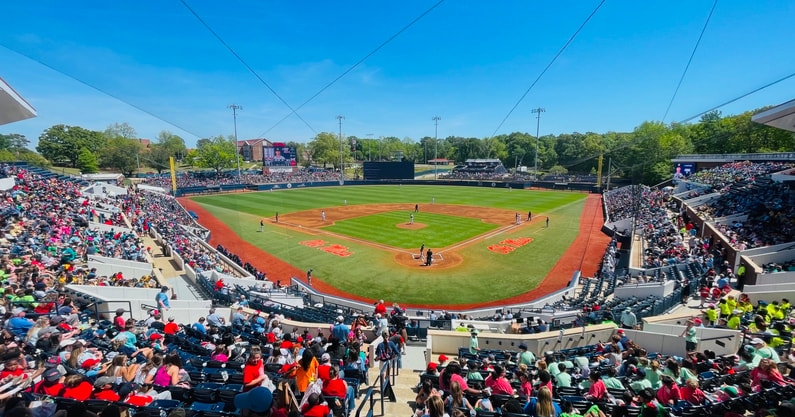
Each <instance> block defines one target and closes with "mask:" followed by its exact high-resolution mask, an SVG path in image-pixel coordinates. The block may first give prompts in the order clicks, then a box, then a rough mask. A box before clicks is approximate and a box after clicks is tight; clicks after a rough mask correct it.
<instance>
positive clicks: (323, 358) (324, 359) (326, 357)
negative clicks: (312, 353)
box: [320, 353, 331, 363]
mask: <svg viewBox="0 0 795 417" xmlns="http://www.w3.org/2000/svg"><path fill="white" fill-rule="evenodd" d="M330 361H331V355H329V354H328V353H324V354H323V355H322V356H320V362H323V363H325V362H330Z"/></svg>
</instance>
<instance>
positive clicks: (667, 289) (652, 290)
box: [615, 281, 676, 298]
mask: <svg viewBox="0 0 795 417" xmlns="http://www.w3.org/2000/svg"><path fill="white" fill-rule="evenodd" d="M675 285H676V283H675V282H674V281H665V282H651V283H646V284H628V285H622V286H620V287H616V289H615V297H616V298H631V297H637V298H646V297H648V296H650V295H654V296H657V297H660V298H664V297H665V296H667V295H669V294H671V293H673V292H674V286H675Z"/></svg>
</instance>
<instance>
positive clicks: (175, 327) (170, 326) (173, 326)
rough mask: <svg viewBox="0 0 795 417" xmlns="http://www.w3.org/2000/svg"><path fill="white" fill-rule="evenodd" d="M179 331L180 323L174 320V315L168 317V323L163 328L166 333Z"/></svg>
mask: <svg viewBox="0 0 795 417" xmlns="http://www.w3.org/2000/svg"><path fill="white" fill-rule="evenodd" d="M178 331H179V324H177V323H175V322H174V317H173V316H172V317H169V318H168V323H166V328H165V329H164V330H163V332H164V333H165V334H176V333H177V332H178Z"/></svg>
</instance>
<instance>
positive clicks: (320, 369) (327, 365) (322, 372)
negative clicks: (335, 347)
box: [317, 353, 331, 383]
mask: <svg viewBox="0 0 795 417" xmlns="http://www.w3.org/2000/svg"><path fill="white" fill-rule="evenodd" d="M317 377H318V379H321V380H323V382H324V383H326V382H328V381H329V380H330V379H331V355H329V354H328V353H324V354H323V355H322V356H321V357H320V365H318V366H317Z"/></svg>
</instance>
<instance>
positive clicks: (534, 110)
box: [530, 107, 547, 181]
mask: <svg viewBox="0 0 795 417" xmlns="http://www.w3.org/2000/svg"><path fill="white" fill-rule="evenodd" d="M545 111H547V109H544V108H541V107H539V108H537V109H533V110H530V112H531V113H537V114H538V116H536V118H537V119H538V121H537V122H536V162H535V166H534V167H533V175H534V176H535V180H536V181H538V132H539V130H540V129H541V113H544V112H545Z"/></svg>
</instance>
